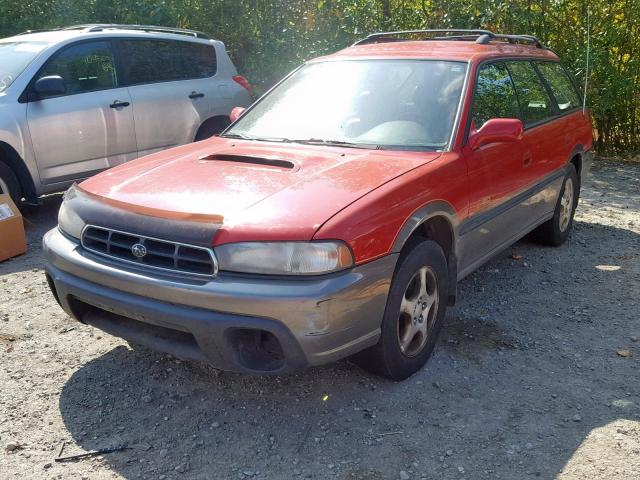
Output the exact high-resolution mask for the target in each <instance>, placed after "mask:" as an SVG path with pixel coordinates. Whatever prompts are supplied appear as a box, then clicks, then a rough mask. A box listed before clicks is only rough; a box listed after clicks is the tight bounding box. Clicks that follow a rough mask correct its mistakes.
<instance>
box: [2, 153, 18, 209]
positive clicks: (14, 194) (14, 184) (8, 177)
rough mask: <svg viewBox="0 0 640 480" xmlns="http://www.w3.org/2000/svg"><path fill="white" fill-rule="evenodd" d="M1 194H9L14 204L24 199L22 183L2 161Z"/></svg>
mask: <svg viewBox="0 0 640 480" xmlns="http://www.w3.org/2000/svg"><path fill="white" fill-rule="evenodd" d="M0 193H8V194H9V195H10V196H11V199H12V200H13V201H14V202H16V203H17V202H18V201H19V200H20V198H21V197H22V191H21V189H20V183H19V182H18V178H17V177H16V175H15V173H13V170H11V168H9V167H8V166H7V165H6V164H5V163H4V162H3V161H1V160H0Z"/></svg>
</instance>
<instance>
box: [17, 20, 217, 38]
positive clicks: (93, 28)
mask: <svg viewBox="0 0 640 480" xmlns="http://www.w3.org/2000/svg"><path fill="white" fill-rule="evenodd" d="M107 29H118V30H138V31H142V32H158V33H176V34H179V35H188V36H190V37H195V38H202V39H204V40H209V36H208V35H207V34H206V33H203V32H199V31H197V30H189V29H186V28H173V27H159V26H156V25H126V24H118V23H89V24H84V25H71V26H69V27H62V28H50V29H45V30H27V31H26V32H22V33H19V34H18V35H26V34H28V33H36V32H53V31H64V30H84V31H85V32H101V31H103V30H107Z"/></svg>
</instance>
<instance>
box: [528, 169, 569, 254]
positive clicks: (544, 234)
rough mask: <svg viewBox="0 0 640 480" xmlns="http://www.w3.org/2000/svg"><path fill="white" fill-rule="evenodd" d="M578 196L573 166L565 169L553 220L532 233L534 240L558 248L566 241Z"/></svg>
mask: <svg viewBox="0 0 640 480" xmlns="http://www.w3.org/2000/svg"><path fill="white" fill-rule="evenodd" d="M579 196H580V179H579V178H578V174H577V173H576V168H575V167H574V166H573V164H569V166H568V167H567V174H566V175H565V177H564V182H563V184H562V189H561V190H560V196H559V197H558V201H557V203H556V209H555V211H554V212H553V218H551V219H550V220H548V221H546V222H545V223H543V224H542V225H540V226H539V227H538V228H537V229H536V230H534V231H533V238H534V240H536V241H538V242H539V243H542V244H545V245H552V246H556V247H557V246H560V245H562V244H563V243H564V242H566V241H567V238H568V237H569V232H571V227H573V216H574V215H575V213H576V207H577V206H578V197H579Z"/></svg>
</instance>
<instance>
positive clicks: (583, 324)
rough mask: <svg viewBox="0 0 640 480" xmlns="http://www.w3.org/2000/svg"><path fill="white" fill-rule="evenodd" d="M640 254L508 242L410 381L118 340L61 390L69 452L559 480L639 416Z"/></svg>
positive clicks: (234, 466) (343, 366)
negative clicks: (278, 371)
mask: <svg viewBox="0 0 640 480" xmlns="http://www.w3.org/2000/svg"><path fill="white" fill-rule="evenodd" d="M638 244H640V243H639V235H638V234H636V233H634V232H631V231H629V230H623V229H616V228H610V227H606V226H603V225H597V224H592V223H583V222H576V224H575V231H574V232H573V233H572V236H571V238H570V240H569V242H568V243H567V244H566V245H564V246H562V247H560V248H557V249H551V248H545V247H541V246H538V245H535V244H533V243H530V242H529V241H527V240H524V241H521V242H519V243H517V244H516V245H514V246H513V247H511V248H510V249H508V250H506V251H505V252H503V253H502V254H500V255H499V256H498V257H497V258H495V259H494V260H492V261H491V262H489V263H488V264H487V265H485V266H484V267H482V268H481V269H480V270H478V271H477V272H475V273H474V274H472V275H471V276H470V277H468V278H467V279H465V280H464V281H463V282H461V285H460V297H459V302H458V306H457V307H456V308H455V309H454V310H453V312H452V315H451V318H450V319H449V321H448V323H447V325H446V326H445V329H444V331H443V334H442V337H441V339H440V342H439V344H438V347H437V349H436V352H435V354H434V356H433V358H432V359H431V361H430V362H429V364H428V366H427V367H426V368H425V369H423V370H422V371H420V372H418V373H417V374H416V375H414V376H413V377H411V378H410V379H408V380H407V381H405V382H401V383H393V382H389V381H386V380H383V379H380V378H377V377H375V376H372V375H370V374H368V373H366V372H365V371H363V370H361V369H359V368H358V367H356V366H354V365H353V364H351V363H350V362H348V361H342V362H338V363H335V364H332V365H328V366H326V367H322V368H314V369H309V370H306V371H303V372H300V373H298V374H293V375H288V376H272V377H254V376H247V375H239V374H231V373H221V372H218V371H216V370H214V369H212V368H209V367H207V366H205V365H201V364H196V363H191V362H184V361H180V360H176V359H174V358H172V357H170V356H167V355H164V354H160V353H156V352H153V351H150V350H147V349H144V348H135V349H130V348H128V347H125V346H120V347H117V348H114V349H112V350H111V351H108V352H106V353H105V354H103V355H101V356H99V357H97V358H95V359H94V360H92V361H90V362H89V363H87V364H85V365H83V366H81V367H80V368H79V369H78V370H77V371H76V372H75V373H74V374H73V375H72V376H71V377H70V378H69V380H68V381H67V382H66V384H65V385H64V387H63V390H62V392H61V396H60V403H59V407H60V411H61V413H62V417H63V420H64V422H65V425H66V428H67V429H68V432H69V434H70V435H71V438H70V440H71V441H72V442H75V443H76V444H77V447H74V448H82V449H85V450H91V449H99V448H104V447H109V446H113V445H121V444H127V445H129V446H130V447H132V448H131V449H129V450H125V451H121V452H116V453H111V454H106V455H104V459H103V460H102V462H104V463H105V464H106V465H107V466H108V467H109V468H111V469H113V470H114V471H116V472H117V473H118V474H120V475H122V476H123V477H125V478H128V479H134V478H159V477H160V476H161V475H165V476H166V478H178V477H179V478H194V479H200V478H202V479H204V478H254V477H255V478H294V477H297V476H298V475H299V476H300V478H328V477H335V478H345V479H346V478H349V479H353V478H360V479H378V478H397V477H398V472H399V471H400V470H406V471H408V472H409V473H410V474H411V475H414V474H415V476H416V477H417V478H418V477H420V476H421V475H424V476H425V478H458V479H459V478H462V477H464V476H465V472H466V475H467V476H468V477H467V478H480V477H482V478H494V477H497V476H498V475H499V476H501V478H523V477H527V476H528V475H531V476H538V477H541V478H555V477H556V476H557V475H558V474H559V473H560V472H562V470H563V468H565V466H566V464H567V462H568V461H569V460H570V459H571V457H572V456H573V455H574V453H575V452H576V451H577V450H578V449H579V447H580V446H581V444H583V442H584V441H585V438H586V437H587V436H588V435H589V434H590V432H592V431H593V430H594V429H596V428H599V427H602V426H604V425H607V424H609V423H611V422H614V421H616V420H619V419H635V420H637V419H638V417H639V416H640V405H639V404H638V400H637V399H638V395H639V394H640V390H639V386H638V383H637V382H631V381H630V379H634V378H636V377H637V368H638V360H637V358H638V356H636V357H632V358H624V357H621V356H619V355H617V354H616V350H617V349H620V348H633V345H631V346H629V342H630V340H629V338H630V335H634V334H635V335H637V334H638V333H639V332H638V331H637V328H638V327H637V292H638V288H639V278H640V267H639V265H638V264H639V262H638V253H637V245H638ZM603 265H604V266H607V268H601V267H602V266H603ZM616 267H618V268H616ZM634 305H635V307H634ZM634 312H635V313H634ZM638 353H640V352H638Z"/></svg>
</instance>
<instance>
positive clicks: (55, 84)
mask: <svg viewBox="0 0 640 480" xmlns="http://www.w3.org/2000/svg"><path fill="white" fill-rule="evenodd" d="M33 91H34V92H35V93H37V94H38V96H40V97H49V96H54V95H64V94H65V93H67V86H66V85H65V84H64V80H63V79H62V77H61V76H59V75H52V76H50V77H42V78H39V79H38V80H36V83H35V84H34V85H33Z"/></svg>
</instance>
